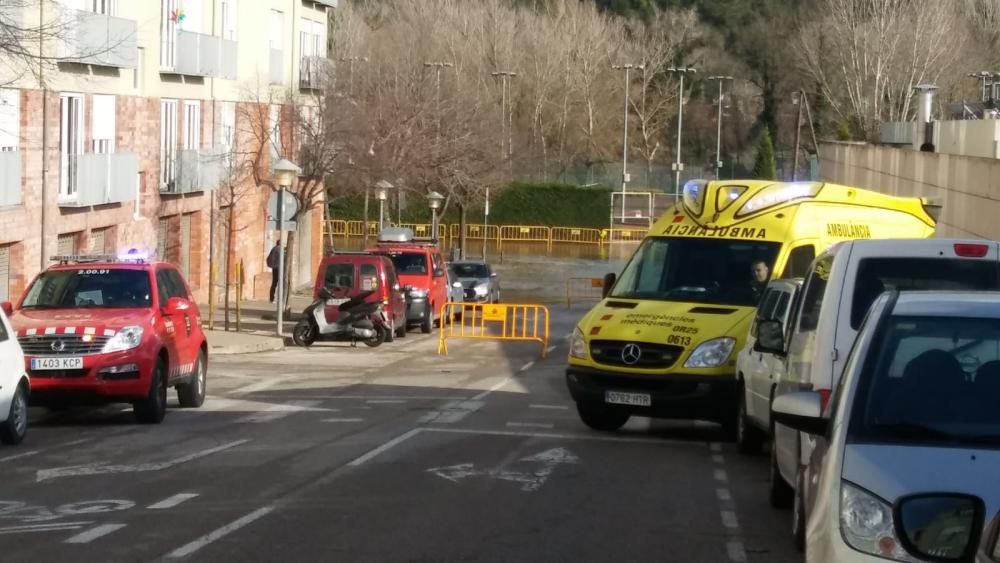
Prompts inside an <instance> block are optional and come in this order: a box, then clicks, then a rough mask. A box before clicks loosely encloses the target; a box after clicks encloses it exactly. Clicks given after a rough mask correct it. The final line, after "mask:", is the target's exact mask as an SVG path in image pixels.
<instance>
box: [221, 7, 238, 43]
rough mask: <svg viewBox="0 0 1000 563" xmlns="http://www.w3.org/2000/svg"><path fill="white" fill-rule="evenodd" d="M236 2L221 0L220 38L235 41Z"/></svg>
mask: <svg viewBox="0 0 1000 563" xmlns="http://www.w3.org/2000/svg"><path fill="white" fill-rule="evenodd" d="M237 2H238V0H222V38H223V39H228V40H230V41H236V15H237Z"/></svg>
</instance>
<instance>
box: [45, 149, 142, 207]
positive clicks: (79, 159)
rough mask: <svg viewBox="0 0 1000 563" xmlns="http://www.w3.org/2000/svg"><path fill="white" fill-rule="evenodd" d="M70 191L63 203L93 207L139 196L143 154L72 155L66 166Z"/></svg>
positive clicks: (64, 205) (60, 199)
mask: <svg viewBox="0 0 1000 563" xmlns="http://www.w3.org/2000/svg"><path fill="white" fill-rule="evenodd" d="M64 173H65V174H66V175H67V178H66V187H67V191H68V192H69V193H70V194H72V195H68V196H67V195H63V196H60V198H59V206H60V207H90V206H93V205H108V204H112V203H122V202H125V201H131V200H133V199H135V192H136V182H137V181H138V179H137V177H138V174H139V158H138V156H136V154H135V153H130V152H119V153H108V154H101V153H89V154H75V155H70V157H69V160H68V161H67V163H66V168H64Z"/></svg>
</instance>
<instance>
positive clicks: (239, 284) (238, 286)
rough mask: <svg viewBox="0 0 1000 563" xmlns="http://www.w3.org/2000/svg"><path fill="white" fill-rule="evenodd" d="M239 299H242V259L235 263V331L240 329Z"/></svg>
mask: <svg viewBox="0 0 1000 563" xmlns="http://www.w3.org/2000/svg"><path fill="white" fill-rule="evenodd" d="M241 301H243V260H240V261H239V262H237V263H236V332H239V331H240V309H241V307H240V302H241Z"/></svg>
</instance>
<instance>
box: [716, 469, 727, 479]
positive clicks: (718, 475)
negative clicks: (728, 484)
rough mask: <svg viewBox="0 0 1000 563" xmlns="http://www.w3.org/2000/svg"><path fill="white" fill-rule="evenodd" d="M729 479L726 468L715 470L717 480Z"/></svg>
mask: <svg viewBox="0 0 1000 563" xmlns="http://www.w3.org/2000/svg"><path fill="white" fill-rule="evenodd" d="M727 479H728V477H727V476H726V470H725V469H716V470H715V480H716V481H723V482H725V481H726V480H727Z"/></svg>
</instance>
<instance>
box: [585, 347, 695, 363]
mask: <svg viewBox="0 0 1000 563" xmlns="http://www.w3.org/2000/svg"><path fill="white" fill-rule="evenodd" d="M629 345H634V346H638V351H639V358H638V360H637V361H634V362H632V363H628V362H626V356H628V358H629V359H632V358H634V354H635V348H632V349H630V350H629V352H630V353H629V354H625V352H626V350H625V347H626V346H629ZM682 352H684V348H683V347H682V346H670V345H667V344H651V343H649V342H625V341H617V340H593V341H591V343H590V356H591V357H592V358H593V359H594V361H595V362H597V363H599V364H604V365H609V366H622V367H630V368H645V369H665V368H669V367H670V366H672V365H674V363H675V362H676V361H677V358H679V357H680V356H681V353H682Z"/></svg>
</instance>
